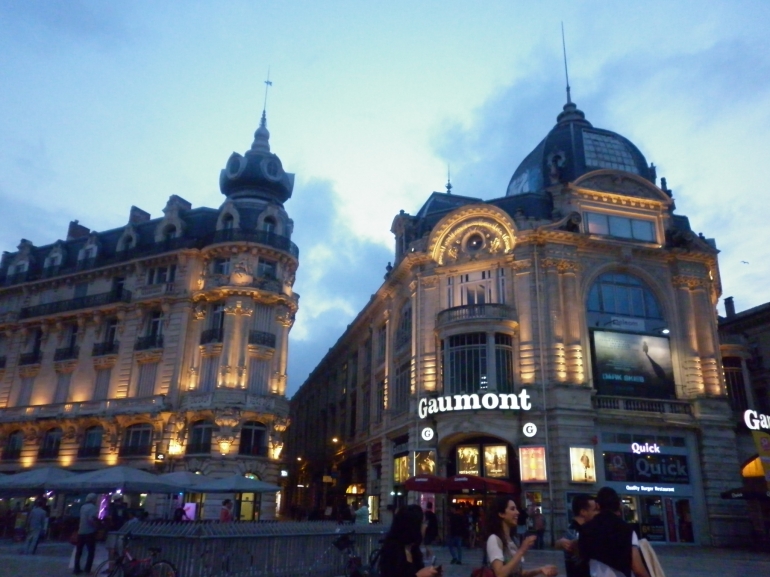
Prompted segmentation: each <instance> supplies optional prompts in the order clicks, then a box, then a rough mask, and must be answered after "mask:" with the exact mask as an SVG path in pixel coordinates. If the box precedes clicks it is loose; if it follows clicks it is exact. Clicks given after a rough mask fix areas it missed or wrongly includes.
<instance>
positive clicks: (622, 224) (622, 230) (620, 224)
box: [609, 216, 631, 238]
mask: <svg viewBox="0 0 770 577" xmlns="http://www.w3.org/2000/svg"><path fill="white" fill-rule="evenodd" d="M609 220H610V234H611V235H612V236H619V237H621V238H631V220H630V219H628V218H624V217H621V216H611V217H610V219H609Z"/></svg>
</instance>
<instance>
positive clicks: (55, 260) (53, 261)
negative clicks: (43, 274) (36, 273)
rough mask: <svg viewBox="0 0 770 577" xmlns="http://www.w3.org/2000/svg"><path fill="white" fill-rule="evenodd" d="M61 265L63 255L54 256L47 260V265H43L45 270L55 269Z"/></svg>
mask: <svg viewBox="0 0 770 577" xmlns="http://www.w3.org/2000/svg"><path fill="white" fill-rule="evenodd" d="M60 264H61V255H60V254H52V255H51V256H49V257H48V258H47V259H45V263H44V264H43V268H55V267H57V266H59V265H60Z"/></svg>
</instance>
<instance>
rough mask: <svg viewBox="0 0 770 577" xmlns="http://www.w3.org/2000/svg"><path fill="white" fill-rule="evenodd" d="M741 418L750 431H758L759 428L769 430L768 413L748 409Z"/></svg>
mask: <svg viewBox="0 0 770 577" xmlns="http://www.w3.org/2000/svg"><path fill="white" fill-rule="evenodd" d="M743 420H744V422H745V423H746V426H747V427H748V428H749V429H751V430H752V431H759V430H760V429H767V430H769V431H770V415H763V414H762V413H757V412H756V411H752V410H751V409H749V410H748V411H746V412H744V413H743Z"/></svg>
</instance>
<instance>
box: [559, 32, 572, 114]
mask: <svg viewBox="0 0 770 577" xmlns="http://www.w3.org/2000/svg"><path fill="white" fill-rule="evenodd" d="M561 49H562V52H563V53H564V78H565V79H566V81H567V104H572V95H571V94H570V90H569V72H568V71H567V43H566V42H565V41H564V22H562V23H561Z"/></svg>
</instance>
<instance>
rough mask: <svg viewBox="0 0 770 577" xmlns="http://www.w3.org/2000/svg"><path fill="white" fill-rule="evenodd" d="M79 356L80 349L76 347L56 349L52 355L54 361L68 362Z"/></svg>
mask: <svg viewBox="0 0 770 577" xmlns="http://www.w3.org/2000/svg"><path fill="white" fill-rule="evenodd" d="M79 354H80V347H78V346H77V345H74V346H71V347H64V348H63V349H56V351H55V352H54V354H53V360H54V361H69V360H72V359H76V358H78V355H79Z"/></svg>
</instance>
